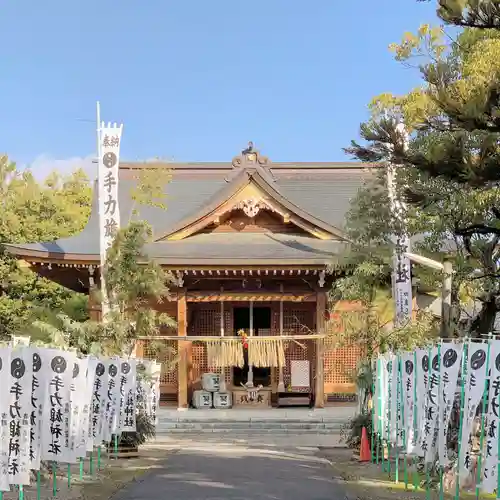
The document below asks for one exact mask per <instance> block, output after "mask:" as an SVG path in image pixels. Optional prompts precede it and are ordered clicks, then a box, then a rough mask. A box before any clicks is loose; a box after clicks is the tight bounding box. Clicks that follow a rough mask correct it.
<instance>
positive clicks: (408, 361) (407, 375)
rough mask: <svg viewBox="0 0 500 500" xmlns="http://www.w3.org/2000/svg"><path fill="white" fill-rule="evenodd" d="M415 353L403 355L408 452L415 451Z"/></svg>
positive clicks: (404, 406)
mask: <svg viewBox="0 0 500 500" xmlns="http://www.w3.org/2000/svg"><path fill="white" fill-rule="evenodd" d="M414 358H415V354H414V353H413V352H405V353H403V355H402V356H401V362H402V364H401V368H402V372H401V373H402V391H403V394H402V398H403V409H404V411H403V414H404V419H403V428H404V433H405V434H404V441H405V444H406V450H405V451H406V453H413V449H414V447H415V403H416V402H415V359H414Z"/></svg>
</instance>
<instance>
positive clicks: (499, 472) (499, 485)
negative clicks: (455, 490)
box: [496, 394, 500, 499]
mask: <svg viewBox="0 0 500 500" xmlns="http://www.w3.org/2000/svg"><path fill="white" fill-rule="evenodd" d="M498 407H499V408H500V394H499V395H498ZM497 434H498V439H497V450H498V451H497V453H498V462H497V495H496V497H497V499H498V498H500V432H499V429H498V427H497Z"/></svg>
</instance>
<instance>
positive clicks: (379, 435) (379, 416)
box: [377, 357, 384, 464]
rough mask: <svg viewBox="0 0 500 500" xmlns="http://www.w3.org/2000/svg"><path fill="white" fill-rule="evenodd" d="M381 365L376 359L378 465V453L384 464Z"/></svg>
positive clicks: (378, 358)
mask: <svg viewBox="0 0 500 500" xmlns="http://www.w3.org/2000/svg"><path fill="white" fill-rule="evenodd" d="M381 365H382V361H381V359H380V357H377V384H378V393H377V408H378V412H377V464H379V463H380V452H381V451H382V464H383V463H384V452H383V450H381V449H380V446H381V444H382V433H381V432H380V431H381V422H382V392H381V390H382V377H381V376H380V375H381V371H380V370H381Z"/></svg>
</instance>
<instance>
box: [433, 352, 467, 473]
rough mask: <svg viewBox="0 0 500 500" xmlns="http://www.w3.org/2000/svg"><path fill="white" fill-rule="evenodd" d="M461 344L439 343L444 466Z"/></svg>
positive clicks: (440, 444)
mask: <svg viewBox="0 0 500 500" xmlns="http://www.w3.org/2000/svg"><path fill="white" fill-rule="evenodd" d="M462 349H463V345H462V344H454V343H452V342H444V343H443V344H441V387H440V391H439V392H440V395H439V437H438V453H439V463H440V464H441V465H442V466H444V467H446V466H448V464H449V460H448V447H447V438H448V425H449V423H450V417H451V412H452V409H453V402H454V400H455V392H456V390H457V381H458V373H459V371H460V366H461V362H462Z"/></svg>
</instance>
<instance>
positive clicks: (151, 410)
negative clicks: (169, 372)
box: [144, 361, 161, 425]
mask: <svg viewBox="0 0 500 500" xmlns="http://www.w3.org/2000/svg"><path fill="white" fill-rule="evenodd" d="M144 364H145V367H146V373H147V375H148V378H149V387H148V392H147V394H146V413H147V415H149V417H150V418H151V422H152V423H153V424H154V425H157V424H158V404H159V401H160V375H161V364H160V363H157V362H156V361H146V362H145V363H144Z"/></svg>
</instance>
